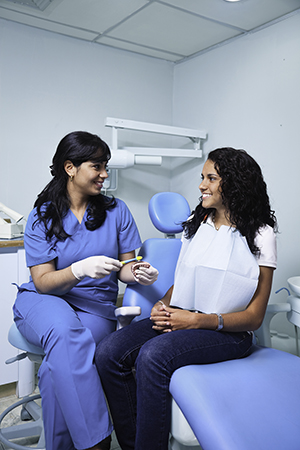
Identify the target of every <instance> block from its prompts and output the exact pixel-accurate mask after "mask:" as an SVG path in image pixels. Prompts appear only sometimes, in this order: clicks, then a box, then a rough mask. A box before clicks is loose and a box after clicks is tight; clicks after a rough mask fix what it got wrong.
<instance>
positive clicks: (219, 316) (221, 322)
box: [215, 313, 224, 331]
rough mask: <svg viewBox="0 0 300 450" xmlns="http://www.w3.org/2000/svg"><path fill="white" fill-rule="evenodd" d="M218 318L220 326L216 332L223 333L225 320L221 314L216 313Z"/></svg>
mask: <svg viewBox="0 0 300 450" xmlns="http://www.w3.org/2000/svg"><path fill="white" fill-rule="evenodd" d="M215 314H216V316H218V326H217V328H216V331H221V330H222V329H223V327H224V320H223V317H222V316H221V314H218V313H215Z"/></svg>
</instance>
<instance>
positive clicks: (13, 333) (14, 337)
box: [8, 323, 44, 356]
mask: <svg viewBox="0 0 300 450" xmlns="http://www.w3.org/2000/svg"><path fill="white" fill-rule="evenodd" d="M8 341H9V342H10V344H11V345H13V346H14V347H16V348H18V349H20V350H24V351H25V352H28V353H33V354H35V355H42V356H44V350H43V349H42V347H38V346H36V345H33V344H31V343H30V342H28V341H27V339H25V338H24V336H23V335H22V334H21V333H20V331H19V330H18V328H17V326H16V324H15V323H13V324H12V326H11V327H10V329H9V332H8Z"/></svg>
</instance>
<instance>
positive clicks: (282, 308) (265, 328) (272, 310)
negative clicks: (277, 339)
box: [254, 303, 291, 347]
mask: <svg viewBox="0 0 300 450" xmlns="http://www.w3.org/2000/svg"><path fill="white" fill-rule="evenodd" d="M290 310H291V305H290V304H289V303H271V304H269V305H268V306H267V310H266V314H265V318H264V321H263V323H262V325H261V326H260V328H259V329H258V330H256V331H255V333H254V334H255V336H256V337H257V339H258V343H259V344H260V345H263V346H264V347H272V344H271V336H270V322H271V320H272V319H273V317H274V316H275V315H276V314H278V313H281V312H286V313H287V312H289V311H290Z"/></svg>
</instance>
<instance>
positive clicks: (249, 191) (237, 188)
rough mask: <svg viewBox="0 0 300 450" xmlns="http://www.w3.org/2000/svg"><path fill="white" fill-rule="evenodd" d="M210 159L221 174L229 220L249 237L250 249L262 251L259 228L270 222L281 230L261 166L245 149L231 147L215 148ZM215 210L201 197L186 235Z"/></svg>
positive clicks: (189, 222)
mask: <svg viewBox="0 0 300 450" xmlns="http://www.w3.org/2000/svg"><path fill="white" fill-rule="evenodd" d="M207 159H208V160H210V161H212V162H213V163H214V167H215V169H216V171H217V173H218V175H219V176H220V177H221V182H220V187H221V195H222V200H223V204H224V206H225V207H226V209H227V211H228V219H229V221H230V222H231V223H232V225H234V226H235V227H236V229H237V230H239V231H240V233H241V234H242V235H243V236H245V237H246V239H247V242H248V245H249V248H250V251H251V252H252V253H253V254H258V253H259V249H258V248H257V246H256V245H255V243H254V239H255V236H256V233H257V231H258V230H259V228H261V227H263V226H264V225H270V226H271V227H272V228H273V229H274V230H275V231H277V220H276V217H275V213H274V211H273V210H271V207H270V201H269V196H268V194H267V186H266V183H265V181H264V179H263V175H262V171H261V168H260V167H259V165H258V164H257V162H256V161H255V160H254V159H253V158H252V157H251V156H250V155H249V154H248V153H247V152H246V151H245V150H237V149H234V148H231V147H224V148H218V149H216V150H213V151H211V152H210V153H209V154H208V157H207ZM212 212H214V208H211V209H205V208H204V207H203V206H202V200H201V198H200V203H199V205H198V206H197V207H196V209H195V210H194V211H193V213H192V217H191V219H189V220H187V221H186V222H184V223H183V226H184V230H185V236H186V237H187V238H188V239H191V238H192V237H193V236H194V235H195V233H196V231H197V230H198V228H199V226H200V225H201V223H202V222H203V221H204V220H205V218H206V216H208V215H209V214H210V213H212Z"/></svg>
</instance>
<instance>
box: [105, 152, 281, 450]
mask: <svg viewBox="0 0 300 450" xmlns="http://www.w3.org/2000/svg"><path fill="white" fill-rule="evenodd" d="M199 189H200V192H201V199H200V203H199V205H198V206H197V207H196V209H195V210H194V211H193V213H192V215H191V216H190V217H189V218H188V219H187V221H186V222H185V223H184V224H183V226H184V233H183V243H182V248H181V252H180V255H179V259H178V263H177V267H176V272H175V281H174V286H172V287H170V289H169V290H168V292H167V293H166V294H165V296H164V297H163V298H162V299H161V300H160V301H158V302H157V303H156V304H155V305H154V306H153V309H152V311H151V317H150V318H147V319H144V320H141V321H137V322H135V323H133V324H131V325H130V326H128V327H125V328H123V329H121V330H119V331H117V332H115V333H113V334H111V335H109V336H108V337H106V338H105V339H103V340H102V341H101V342H100V344H99V345H98V347H97V350H96V365H97V368H98V372H99V374H100V376H101V381H102V385H103V388H104V391H105V393H106V396H107V400H108V403H109V407H110V411H111V414H112V418H113V423H114V426H115V430H116V434H117V438H118V441H119V443H120V446H121V448H122V450H167V448H168V438H169V430H170V418H171V396H170V394H169V383H170V378H171V376H172V374H173V372H174V371H175V370H176V369H178V368H180V367H182V366H186V365H190V364H207V363H214V362H220V361H225V360H229V359H236V358H242V357H245V356H247V355H248V354H249V353H250V350H251V345H252V333H251V331H253V330H256V329H257V328H259V327H260V325H261V323H262V321H263V318H264V315H265V311H266V307H267V303H268V299H269V295H270V291H271V285H272V277H273V271H274V269H275V268H276V238H275V231H276V217H275V215H274V212H273V211H272V210H271V207H270V202H269V197H268V194H267V189H266V184H265V182H264V179H263V176H262V172H261V169H260V167H259V165H258V164H257V163H256V162H255V160H254V159H253V158H252V157H251V156H250V155H249V154H247V153H246V152H245V151H244V150H236V149H233V148H219V149H216V150H214V151H212V152H210V153H209V155H208V159H207V161H206V162H205V164H204V167H203V171H202V181H201V184H200V186H199ZM133 369H135V371H133Z"/></svg>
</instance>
